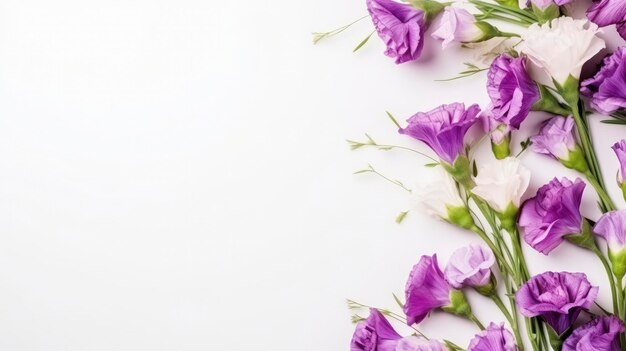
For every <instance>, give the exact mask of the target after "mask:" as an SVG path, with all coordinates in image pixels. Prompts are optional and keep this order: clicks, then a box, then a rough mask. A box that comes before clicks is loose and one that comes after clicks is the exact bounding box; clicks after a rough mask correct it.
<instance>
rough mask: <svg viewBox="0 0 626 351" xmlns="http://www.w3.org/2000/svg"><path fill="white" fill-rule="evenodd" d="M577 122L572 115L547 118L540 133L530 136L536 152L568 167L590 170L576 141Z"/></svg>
mask: <svg viewBox="0 0 626 351" xmlns="http://www.w3.org/2000/svg"><path fill="white" fill-rule="evenodd" d="M575 127H576V122H575V121H574V118H573V117H571V116H568V117H562V116H556V117H552V118H551V119H549V120H547V121H546V122H545V123H544V124H543V126H542V127H541V130H540V131H539V133H538V134H537V135H535V136H533V137H531V138H530V140H531V141H532V142H533V145H532V148H533V150H534V151H535V152H537V153H540V154H544V155H548V156H551V157H553V158H555V159H557V160H559V161H561V163H562V164H563V165H565V166H566V167H567V168H571V169H575V170H577V171H579V172H581V173H585V172H586V171H587V170H588V166H587V161H586V160H585V157H584V155H583V152H582V150H581V148H580V146H578V144H577V143H576V139H575V137H574V128H575Z"/></svg>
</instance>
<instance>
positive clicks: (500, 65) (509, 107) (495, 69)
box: [487, 55, 540, 129]
mask: <svg viewBox="0 0 626 351" xmlns="http://www.w3.org/2000/svg"><path fill="white" fill-rule="evenodd" d="M487 92H488V93H489V98H490V99H491V105H490V106H489V108H488V110H489V111H490V115H491V116H492V118H493V119H494V120H495V121H497V122H499V123H500V124H504V125H507V126H509V127H511V128H512V129H519V127H520V124H521V123H522V122H523V121H524V119H526V117H527V116H528V113H529V112H530V110H531V108H532V106H533V104H534V103H535V102H537V101H538V100H539V97H540V96H539V89H538V88H537V84H536V83H535V82H534V81H533V80H532V79H530V77H529V76H528V73H527V72H526V61H525V59H524V58H523V57H520V58H513V57H511V56H509V55H500V56H498V57H497V58H496V59H495V60H494V61H493V63H492V64H491V67H490V68H489V72H488V74H487Z"/></svg>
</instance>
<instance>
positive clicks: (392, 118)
mask: <svg viewBox="0 0 626 351" xmlns="http://www.w3.org/2000/svg"><path fill="white" fill-rule="evenodd" d="M385 112H386V113H387V116H388V117H389V118H390V119H391V121H392V122H393V124H395V125H396V126H398V128H399V129H402V126H400V123H398V121H397V120H396V118H395V117H394V116H393V115H392V114H391V113H390V112H389V111H385Z"/></svg>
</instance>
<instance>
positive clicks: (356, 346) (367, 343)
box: [350, 308, 445, 351]
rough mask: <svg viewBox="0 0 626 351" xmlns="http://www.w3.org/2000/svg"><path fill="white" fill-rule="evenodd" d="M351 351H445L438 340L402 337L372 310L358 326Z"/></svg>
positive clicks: (351, 344) (378, 313)
mask: <svg viewBox="0 0 626 351" xmlns="http://www.w3.org/2000/svg"><path fill="white" fill-rule="evenodd" d="M350 351H445V349H444V347H443V345H442V344H441V343H440V342H439V341H436V340H425V339H422V338H418V337H416V336H406V337H402V336H401V335H400V334H398V333H397V332H396V331H395V330H394V329H393V327H392V326H391V324H390V323H389V321H388V320H387V319H386V318H385V316H383V314H382V313H380V311H378V310H377V309H375V308H372V309H370V315H369V317H367V319H366V320H364V321H361V322H359V323H358V324H357V325H356V329H355V330H354V334H353V335H352V342H351V343H350Z"/></svg>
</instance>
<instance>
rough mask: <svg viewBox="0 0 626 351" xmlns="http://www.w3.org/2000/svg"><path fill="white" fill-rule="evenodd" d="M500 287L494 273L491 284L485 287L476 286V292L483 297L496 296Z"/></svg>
mask: <svg viewBox="0 0 626 351" xmlns="http://www.w3.org/2000/svg"><path fill="white" fill-rule="evenodd" d="M497 286H498V281H497V280H496V277H495V276H494V274H493V272H492V273H491V278H490V279H489V283H487V284H486V285H483V286H476V287H474V290H476V291H477V292H478V293H479V294H481V295H483V296H487V297H490V296H494V295H495V294H496V293H497V290H496V287H497Z"/></svg>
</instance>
